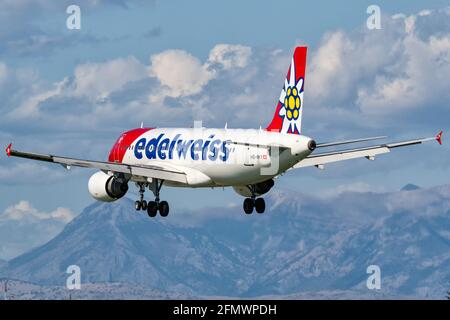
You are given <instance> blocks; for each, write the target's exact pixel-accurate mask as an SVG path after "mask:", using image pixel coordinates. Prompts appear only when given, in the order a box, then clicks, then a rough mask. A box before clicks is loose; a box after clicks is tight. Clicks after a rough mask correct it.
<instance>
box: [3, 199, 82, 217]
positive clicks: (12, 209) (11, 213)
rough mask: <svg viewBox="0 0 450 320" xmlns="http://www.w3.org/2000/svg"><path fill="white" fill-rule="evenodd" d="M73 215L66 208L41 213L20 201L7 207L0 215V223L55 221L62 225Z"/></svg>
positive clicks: (25, 202)
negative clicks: (12, 221)
mask: <svg viewBox="0 0 450 320" xmlns="http://www.w3.org/2000/svg"><path fill="white" fill-rule="evenodd" d="M74 217H75V215H74V214H73V213H72V212H71V211H70V210H69V209H67V208H61V207H59V208H57V209H55V210H54V211H51V212H43V211H39V210H37V209H36V208H34V207H33V206H32V205H31V204H30V203H29V202H28V201H25V200H22V201H20V202H19V203H17V204H15V205H12V206H9V207H8V208H6V209H5V211H4V212H3V213H2V214H1V215H0V222H5V221H8V220H15V221H23V220H26V221H28V222H31V223H33V222H34V223H35V222H40V221H41V220H55V221H61V222H64V223H68V222H70V221H71V220H72V219H73V218H74Z"/></svg>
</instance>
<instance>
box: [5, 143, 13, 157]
mask: <svg viewBox="0 0 450 320" xmlns="http://www.w3.org/2000/svg"><path fill="white" fill-rule="evenodd" d="M11 147H12V143H10V144H9V145H8V146H7V147H6V150H5V151H6V155H7V156H8V157H11Z"/></svg>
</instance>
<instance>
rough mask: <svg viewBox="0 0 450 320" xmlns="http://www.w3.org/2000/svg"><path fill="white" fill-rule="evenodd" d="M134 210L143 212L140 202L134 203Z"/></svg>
mask: <svg viewBox="0 0 450 320" xmlns="http://www.w3.org/2000/svg"><path fill="white" fill-rule="evenodd" d="M134 208H135V209H136V211H139V210H141V208H142V205H141V202H140V201H139V200H138V201H136V202H135V203H134Z"/></svg>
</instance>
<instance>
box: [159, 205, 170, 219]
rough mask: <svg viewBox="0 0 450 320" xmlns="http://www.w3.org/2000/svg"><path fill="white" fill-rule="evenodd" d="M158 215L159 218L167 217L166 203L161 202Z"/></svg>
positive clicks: (167, 206) (167, 207)
mask: <svg viewBox="0 0 450 320" xmlns="http://www.w3.org/2000/svg"><path fill="white" fill-rule="evenodd" d="M159 214H160V215H161V217H167V216H168V215H169V203H167V201H161V202H160V203H159Z"/></svg>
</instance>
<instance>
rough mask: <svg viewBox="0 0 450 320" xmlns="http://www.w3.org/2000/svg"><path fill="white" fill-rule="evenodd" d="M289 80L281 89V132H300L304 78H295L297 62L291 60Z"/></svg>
mask: <svg viewBox="0 0 450 320" xmlns="http://www.w3.org/2000/svg"><path fill="white" fill-rule="evenodd" d="M290 70H291V71H290V76H289V82H288V80H287V79H285V81H284V88H283V91H281V95H280V103H281V104H282V107H281V108H280V112H279V115H280V117H282V118H283V127H282V129H281V132H283V133H287V132H295V133H300V125H301V112H300V111H301V107H302V101H303V78H300V79H299V80H298V81H296V80H295V63H294V60H292V62H291V69H290Z"/></svg>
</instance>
